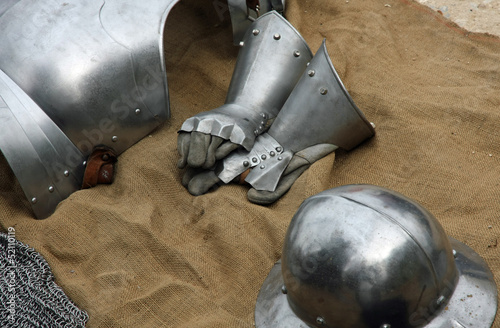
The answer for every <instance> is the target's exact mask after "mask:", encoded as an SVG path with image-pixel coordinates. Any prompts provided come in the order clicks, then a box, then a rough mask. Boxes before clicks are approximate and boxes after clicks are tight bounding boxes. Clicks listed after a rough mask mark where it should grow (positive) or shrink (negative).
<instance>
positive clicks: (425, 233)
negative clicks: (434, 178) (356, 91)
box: [255, 185, 497, 328]
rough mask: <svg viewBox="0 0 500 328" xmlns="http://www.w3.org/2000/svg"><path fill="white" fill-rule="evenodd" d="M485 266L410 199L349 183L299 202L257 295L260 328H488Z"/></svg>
mask: <svg viewBox="0 0 500 328" xmlns="http://www.w3.org/2000/svg"><path fill="white" fill-rule="evenodd" d="M496 309H497V289H496V285H495V282H494V280H493V275H492V273H491V271H490V270H489V268H488V266H487V265H486V263H485V262H484V260H482V259H481V257H479V255H478V254H476V253H475V252H474V251H473V250H472V249H470V248H469V247H467V246H466V245H464V244H462V243H461V242H459V241H457V240H455V239H453V238H448V237H447V236H446V234H445V232H444V230H443V228H442V227H441V225H440V224H439V222H438V221H437V220H436V219H435V218H434V217H433V216H432V214H430V213H429V212H428V211H426V210H425V209H424V208H423V207H421V206H420V205H419V204H417V203H416V202H414V201H412V200H410V199H408V198H407V197H405V196H403V195H401V194H399V193H397V192H394V191H391V190H388V189H385V188H381V187H376V186H370V185H349V186H343V187H338V188H334V189H330V190H327V191H324V192H322V193H319V194H317V195H315V196H312V197H310V198H308V199H306V200H305V201H304V202H303V203H302V205H301V206H300V208H299V210H298V211H297V212H296V214H295V215H294V217H293V219H292V221H291V223H290V226H289V227H288V231H287V234H286V237H285V241H284V246H283V253H282V256H281V261H279V262H278V263H276V265H275V266H274V267H273V269H272V270H271V272H270V274H269V276H268V277H267V279H266V281H265V282H264V285H263V286H262V288H261V291H260V293H259V296H258V299H257V305H256V310H255V322H256V327H257V328H268V327H318V328H326V327H328V328H333V327H335V328H390V327H398V328H410V327H420V328H422V327H425V328H450V327H455V328H465V327H467V328H472V327H490V326H491V324H492V323H493V319H494V317H495V313H496Z"/></svg>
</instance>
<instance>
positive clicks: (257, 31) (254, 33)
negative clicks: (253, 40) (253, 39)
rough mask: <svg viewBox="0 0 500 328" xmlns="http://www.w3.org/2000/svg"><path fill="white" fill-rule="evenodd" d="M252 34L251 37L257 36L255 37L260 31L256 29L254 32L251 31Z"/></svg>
mask: <svg viewBox="0 0 500 328" xmlns="http://www.w3.org/2000/svg"><path fill="white" fill-rule="evenodd" d="M252 33H253V35H256V36H257V35H259V33H260V31H259V30H257V29H255V30H253V31H252Z"/></svg>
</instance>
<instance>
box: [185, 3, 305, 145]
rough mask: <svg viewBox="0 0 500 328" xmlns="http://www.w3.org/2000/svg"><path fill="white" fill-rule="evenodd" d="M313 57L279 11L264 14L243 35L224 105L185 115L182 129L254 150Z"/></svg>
mask: <svg viewBox="0 0 500 328" xmlns="http://www.w3.org/2000/svg"><path fill="white" fill-rule="evenodd" d="M311 58H312V53H311V51H310V49H309V47H308V46H307V44H306V42H305V41H304V39H303V38H302V37H301V36H300V34H299V33H298V32H297V31H296V30H295V29H294V28H293V26H292V25H290V23H289V22H288V21H287V20H286V19H284V18H283V17H282V16H281V15H280V14H278V13H277V12H275V11H271V12H269V13H267V14H264V15H262V16H260V18H259V19H258V20H256V21H255V22H254V23H253V25H252V26H251V27H250V28H249V29H248V31H247V33H246V35H245V38H244V45H243V47H242V48H241V49H240V52H239V54H238V59H237V61H236V65H235V68H234V72H233V76H232V79H231V84H230V86H229V90H228V94H227V97H226V102H225V104H224V105H223V106H221V107H219V108H216V109H212V110H210V111H206V112H202V113H199V114H197V115H195V116H193V117H191V118H189V119H187V120H186V121H185V122H184V124H183V125H182V127H181V131H185V132H192V131H198V132H203V133H207V134H211V135H215V136H219V137H222V138H224V139H228V140H230V141H231V142H233V143H236V144H239V145H242V146H243V147H244V148H245V149H247V150H250V149H251V148H252V146H253V144H254V141H255V137H256V135H259V134H261V133H263V132H264V131H265V130H266V129H267V127H268V125H269V123H270V122H272V120H273V119H274V118H275V117H276V115H277V114H278V112H279V110H280V109H281V107H282V106H283V104H284V103H285V101H286V99H287V98H288V96H289V95H290V93H291V92H292V90H293V87H294V86H295V84H296V83H297V81H298V80H299V79H300V76H301V75H302V72H304V70H305V68H306V65H307V63H308V62H309V61H310V60H311Z"/></svg>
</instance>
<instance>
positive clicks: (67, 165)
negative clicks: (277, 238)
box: [0, 0, 178, 219]
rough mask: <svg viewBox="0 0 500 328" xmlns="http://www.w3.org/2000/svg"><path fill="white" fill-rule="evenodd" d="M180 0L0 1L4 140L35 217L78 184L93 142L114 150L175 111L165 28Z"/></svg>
mask: <svg viewBox="0 0 500 328" xmlns="http://www.w3.org/2000/svg"><path fill="white" fill-rule="evenodd" d="M177 1H178V0H167V1H165V0H146V1H141V2H137V1H133V0H106V1H104V0H89V1H85V2H81V1H79V2H68V1H62V0H61V1H59V0H36V1H35V0H17V1H15V0H10V1H7V3H3V4H2V5H1V6H0V30H1V31H2V33H1V34H0V44H1V45H2V46H1V47H0V108H1V114H0V115H1V119H0V149H1V150H2V153H3V154H4V155H5V157H6V158H7V160H8V162H9V164H10V165H11V167H12V169H13V171H14V173H15V174H16V176H17V178H18V179H19V182H20V184H21V186H22V188H23V190H24V192H25V194H26V196H27V197H28V199H29V200H30V202H31V204H32V206H33V210H34V212H35V215H36V216H37V217H38V218H40V219H42V218H46V217H47V216H49V215H50V214H51V213H52V212H53V211H54V209H55V207H56V205H57V204H58V203H59V202H60V201H61V200H63V199H65V198H66V197H68V196H69V195H70V194H71V193H72V192H74V191H76V190H78V189H80V188H81V186H82V179H83V173H84V170H85V164H86V162H85V161H86V160H87V158H88V156H89V155H90V154H91V153H92V151H93V149H94V148H95V147H96V146H99V147H106V148H109V149H111V150H112V151H113V153H114V154H116V155H118V154H120V153H121V152H123V151H124V150H126V149H127V148H129V147H130V146H131V145H133V144H134V143H136V142H137V141H139V140H140V139H141V138H142V137H144V136H145V135H146V134H147V133H149V132H150V131H151V130H153V129H154V128H155V127H157V126H158V125H159V124H160V123H161V122H162V121H164V120H166V119H167V118H168V117H169V114H170V113H169V103H168V91H167V79H166V73H165V62H164V50H163V28H164V23H165V20H166V17H167V15H168V13H169V11H170V9H171V8H172V7H173V6H174V4H175V3H176V2H177Z"/></svg>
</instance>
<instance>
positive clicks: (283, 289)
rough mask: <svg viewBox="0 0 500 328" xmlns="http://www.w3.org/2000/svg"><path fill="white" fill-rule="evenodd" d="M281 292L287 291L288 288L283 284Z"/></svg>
mask: <svg viewBox="0 0 500 328" xmlns="http://www.w3.org/2000/svg"><path fill="white" fill-rule="evenodd" d="M281 292H282V293H283V294H286V293H288V290H287V289H286V286H285V285H283V286H281Z"/></svg>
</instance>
